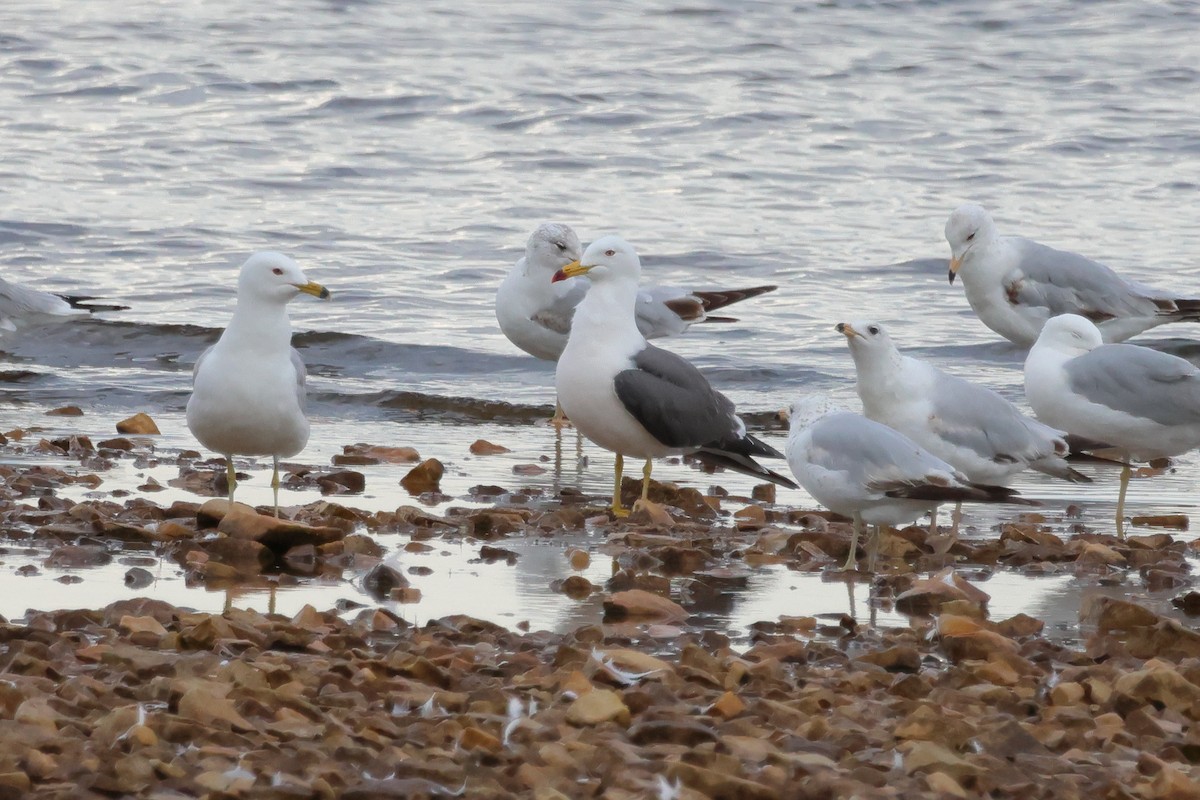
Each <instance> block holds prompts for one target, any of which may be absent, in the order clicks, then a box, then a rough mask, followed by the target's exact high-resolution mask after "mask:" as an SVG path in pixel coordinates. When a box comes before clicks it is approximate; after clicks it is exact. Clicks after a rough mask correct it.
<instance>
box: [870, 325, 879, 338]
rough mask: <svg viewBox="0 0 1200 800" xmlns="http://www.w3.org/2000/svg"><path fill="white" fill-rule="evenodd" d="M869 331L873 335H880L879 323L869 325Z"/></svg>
mask: <svg viewBox="0 0 1200 800" xmlns="http://www.w3.org/2000/svg"><path fill="white" fill-rule="evenodd" d="M867 333H869V334H871V335H872V336H878V335H879V326H878V325H871V326H869V327H868V328H867Z"/></svg>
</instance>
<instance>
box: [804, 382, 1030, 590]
mask: <svg viewBox="0 0 1200 800" xmlns="http://www.w3.org/2000/svg"><path fill="white" fill-rule="evenodd" d="M788 416H789V417H790V419H791V427H790V429H789V431H788V441H787V447H786V452H787V462H788V466H789V467H791V469H792V474H793V475H795V476H796V480H797V481H799V482H800V485H801V486H803V487H804V490H805V491H806V492H808V493H809V494H810V495H812V497H813V499H814V500H816V501H817V502H818V503H820V504H821V505H823V506H825V507H826V508H828V509H829V510H830V511H833V512H834V513H836V514H841V515H842V516H846V517H850V518H851V519H852V520H853V521H854V534H853V538H852V539H851V540H850V555H849V556H848V557H847V558H846V563H845V565H844V566H843V569H852V568H853V567H854V561H855V554H856V552H857V547H858V540H859V538H860V537H861V536H862V526H863V524H864V523H867V524H871V525H875V526H876V532H875V537H874V538H873V545H872V546H871V548H870V560H869V562H868V569H874V562H875V554H876V551H877V550H878V541H879V535H880V530H879V526H882V525H888V526H891V525H901V524H906V523H909V522H912V521H913V520H915V519H916V518H917V517H919V516H921V515H922V514H925V513H926V512H930V513H932V512H933V511H934V510H935V509H936V508H937V504H938V503H941V502H944V501H947V500H952V501H954V502H959V503H961V502H962V501H964V500H969V501H975V502H983V503H1022V504H1025V505H1037V504H1036V503H1034V502H1033V501H1030V500H1025V499H1024V498H1021V497H1018V496H1017V492H1016V490H1014V489H1009V488H1007V487H1004V486H988V485H985V484H979V483H973V482H972V481H970V480H968V478H967V476H966V475H964V474H962V473H961V472H959V471H958V470H956V469H955V468H954V467H952V466H951V465H950V464H948V463H946V462H945V461H943V460H942V459H940V458H938V457H937V456H935V455H934V454H933V453H931V452H929V451H928V450H926V449H925V448H923V447H921V446H920V445H919V444H917V443H916V442H914V441H913V440H912V439H910V438H908V437H907V436H905V435H904V434H903V433H900V432H899V431H897V430H895V429H893V428H889V427H888V426H887V425H883V424H882V423H879V422H875V421H874V420H871V419H867V418H866V417H864V416H862V415H861V414H855V413H853V412H850V411H847V410H845V409H843V408H841V407H840V406H838V405H837V404H836V403H834V402H833V401H832V400H831V399H830V398H828V397H825V396H822V395H806V396H802V397H800V398H798V399H797V400H796V401H794V402H793V403H792V405H791V407H790V408H789V413H788Z"/></svg>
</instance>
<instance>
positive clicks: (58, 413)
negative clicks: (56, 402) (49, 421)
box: [46, 406, 83, 417]
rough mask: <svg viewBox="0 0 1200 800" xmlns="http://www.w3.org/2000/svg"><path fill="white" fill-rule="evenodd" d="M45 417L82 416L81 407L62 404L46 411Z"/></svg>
mask: <svg viewBox="0 0 1200 800" xmlns="http://www.w3.org/2000/svg"><path fill="white" fill-rule="evenodd" d="M46 416H47V417H82V416H83V409H82V408H80V407H79V406H62V407H60V408H52V409H50V410H49V411H47V412H46Z"/></svg>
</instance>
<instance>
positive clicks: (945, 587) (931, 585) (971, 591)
mask: <svg viewBox="0 0 1200 800" xmlns="http://www.w3.org/2000/svg"><path fill="white" fill-rule="evenodd" d="M989 599H991V598H990V597H989V595H988V594H987V592H984V591H983V590H981V589H978V588H976V587H974V586H972V585H971V584H970V583H967V581H965V580H964V579H963V578H962V577H960V576H959V575H958V574H957V573H955V572H954V569H953V568H951V567H947V568H946V569H944V570H942V571H941V572H939V573H937V574H936V575H933V576H930V577H928V578H923V579H921V580H918V581H915V582H914V583H913V585H912V588H910V589H908V590H907V591H905V592H901V593H900V594H899V595H898V596H897V597H896V610H897V611H900V612H901V613H904V614H913V615H917V616H930V615H932V614H934V613H935V612H936V611H937V610H938V609H939V608H940V607H941V605H942V604H943V603H945V602H947V601H950V600H964V601H967V602H969V603H971V604H973V605H975V606H979V607H984V606H986V605H987V602H988V600H989Z"/></svg>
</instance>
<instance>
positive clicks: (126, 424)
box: [117, 412, 161, 436]
mask: <svg viewBox="0 0 1200 800" xmlns="http://www.w3.org/2000/svg"><path fill="white" fill-rule="evenodd" d="M117 433H132V434H135V435H141V436H145V435H149V434H159V433H161V431H160V430H159V429H158V425H156V424H154V420H153V419H151V418H150V415H149V414H145V413H142V412H139V413H137V414H134V415H133V416H132V417H129V418H128V419H123V420H121V421H120V422H118V423H117Z"/></svg>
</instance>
